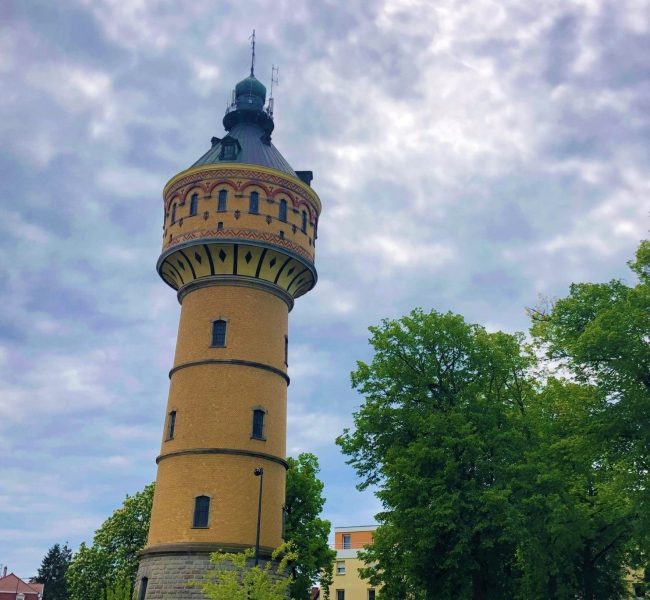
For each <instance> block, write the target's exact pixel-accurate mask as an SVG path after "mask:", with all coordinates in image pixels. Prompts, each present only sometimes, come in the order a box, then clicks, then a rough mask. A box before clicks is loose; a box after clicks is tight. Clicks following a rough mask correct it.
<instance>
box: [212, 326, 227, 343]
mask: <svg viewBox="0 0 650 600" xmlns="http://www.w3.org/2000/svg"><path fill="white" fill-rule="evenodd" d="M225 345H226V322H225V321H224V320H222V319H219V320H218V321H213V323H212V347H213V348H223V347H224V346H225Z"/></svg>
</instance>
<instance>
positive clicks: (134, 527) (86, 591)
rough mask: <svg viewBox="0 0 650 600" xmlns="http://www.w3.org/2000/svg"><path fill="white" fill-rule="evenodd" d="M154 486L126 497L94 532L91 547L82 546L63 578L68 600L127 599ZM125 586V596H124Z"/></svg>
mask: <svg viewBox="0 0 650 600" xmlns="http://www.w3.org/2000/svg"><path fill="white" fill-rule="evenodd" d="M153 492H154V484H149V485H147V486H146V487H145V488H144V489H143V490H142V491H141V492H138V493H137V494H135V495H134V496H127V497H126V499H125V500H124V504H123V505H122V506H121V507H120V508H118V509H117V510H116V511H115V512H114V513H113V514H112V515H111V516H110V517H109V518H108V519H106V521H104V523H103V524H102V526H101V527H100V528H99V529H98V530H97V531H96V532H95V537H94V538H93V544H92V546H87V545H86V544H85V543H82V544H81V546H80V547H79V550H78V551H77V553H76V554H75V555H74V556H73V558H72V562H71V563H70V567H69V568H68V572H67V574H66V580H67V584H68V590H69V596H70V600H88V599H89V598H105V597H106V596H107V594H110V595H109V600H119V599H121V598H122V596H124V595H125V594H126V596H125V597H126V598H128V597H129V596H130V593H131V591H132V589H133V585H134V582H135V577H136V574H137V570H138V552H139V551H140V550H141V549H142V548H143V547H144V545H145V543H146V541H147V534H148V532H149V521H150V518H151V504H152V502H153ZM125 586H128V592H124V588H125ZM120 594H121V595H120Z"/></svg>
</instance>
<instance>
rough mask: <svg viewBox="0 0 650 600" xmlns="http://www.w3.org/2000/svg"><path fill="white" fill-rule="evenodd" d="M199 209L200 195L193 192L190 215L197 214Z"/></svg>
mask: <svg viewBox="0 0 650 600" xmlns="http://www.w3.org/2000/svg"><path fill="white" fill-rule="evenodd" d="M198 210H199V195H198V194H192V199H191V200H190V217H193V216H195V215H196V213H197V212H198Z"/></svg>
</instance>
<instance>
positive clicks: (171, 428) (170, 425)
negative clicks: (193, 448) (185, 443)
mask: <svg viewBox="0 0 650 600" xmlns="http://www.w3.org/2000/svg"><path fill="white" fill-rule="evenodd" d="M175 431H176V411H175V410H172V411H171V412H170V413H169V417H168V419H167V439H168V440H173V439H174V432H175Z"/></svg>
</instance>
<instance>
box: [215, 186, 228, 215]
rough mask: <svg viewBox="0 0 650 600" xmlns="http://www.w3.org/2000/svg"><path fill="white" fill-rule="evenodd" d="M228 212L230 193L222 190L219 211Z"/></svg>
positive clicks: (218, 204)
mask: <svg viewBox="0 0 650 600" xmlns="http://www.w3.org/2000/svg"><path fill="white" fill-rule="evenodd" d="M226 210H228V192H227V191H226V190H220V191H219V200H218V202H217V211H218V212H226Z"/></svg>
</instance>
